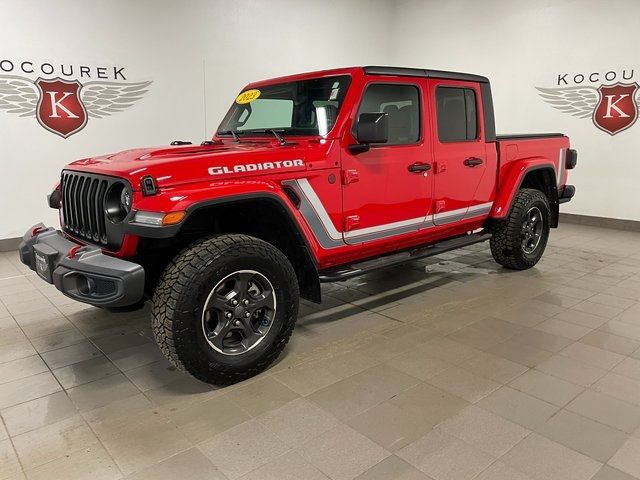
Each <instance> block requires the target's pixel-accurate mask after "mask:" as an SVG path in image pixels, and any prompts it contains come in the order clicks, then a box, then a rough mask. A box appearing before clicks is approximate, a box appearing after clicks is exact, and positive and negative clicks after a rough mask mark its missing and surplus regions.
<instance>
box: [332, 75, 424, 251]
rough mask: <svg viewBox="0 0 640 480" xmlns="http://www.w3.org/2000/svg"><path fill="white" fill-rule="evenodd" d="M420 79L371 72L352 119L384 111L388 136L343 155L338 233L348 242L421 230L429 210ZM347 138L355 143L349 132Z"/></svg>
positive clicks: (372, 239)
mask: <svg viewBox="0 0 640 480" xmlns="http://www.w3.org/2000/svg"><path fill="white" fill-rule="evenodd" d="M423 89H424V83H422V82H420V81H417V80H415V79H409V78H408V79H398V78H394V79H393V80H391V79H389V78H386V77H373V76H372V77H371V80H370V81H369V82H368V83H367V84H366V86H365V87H364V91H363V94H362V98H361V101H360V104H359V106H358V107H357V111H356V112H354V116H353V118H355V119H356V122H357V119H358V117H359V115H360V114H361V113H376V112H383V113H385V114H387V115H388V124H389V140H388V142H387V143H384V144H372V145H370V149H369V150H368V151H366V152H361V153H357V154H354V153H351V152H349V150H348V149H346V148H345V149H344V150H343V152H344V156H343V162H342V165H343V195H342V198H343V212H344V217H343V237H344V241H345V242H346V243H348V244H358V243H363V242H370V241H374V240H380V239H384V238H388V237H393V236H396V235H402V234H406V233H411V232H415V231H417V230H418V229H420V228H421V227H422V226H423V225H424V222H425V219H426V217H427V216H428V215H429V216H430V215H431V211H430V210H431V203H432V199H431V196H432V179H431V172H430V171H429V170H428V169H429V168H430V164H431V163H432V162H431V153H430V152H431V148H430V137H428V136H425V135H424V132H425V131H429V128H428V115H427V112H426V108H425V102H424V98H425V95H424V91H423ZM355 129H356V125H354V128H353V129H352V132H350V134H348V135H347V142H348V143H351V144H352V143H356V139H355V137H354V133H353V132H355Z"/></svg>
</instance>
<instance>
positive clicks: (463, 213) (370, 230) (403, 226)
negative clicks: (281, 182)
mask: <svg viewBox="0 0 640 480" xmlns="http://www.w3.org/2000/svg"><path fill="white" fill-rule="evenodd" d="M286 183H287V184H288V185H293V184H295V185H297V187H298V189H299V190H300V193H301V194H302V195H303V196H304V197H305V199H306V200H307V201H308V203H309V205H310V206H311V208H312V210H313V212H315V213H316V215H317V218H318V220H320V223H321V224H322V227H323V229H324V230H325V232H326V234H327V236H328V237H329V239H330V240H331V241H334V242H336V243H337V242H338V241H340V242H342V241H343V236H344V239H350V240H354V239H358V238H360V237H367V236H370V237H371V238H368V239H363V241H367V240H378V239H381V238H385V237H389V236H394V235H399V234H401V233H407V232H411V231H413V230H412V229H410V228H408V227H412V226H416V227H419V226H421V225H423V224H424V228H432V227H434V226H435V225H434V224H433V223H429V222H428V220H429V219H430V218H431V217H432V215H426V216H422V217H416V218H410V219H408V220H400V221H398V222H392V223H385V224H383V225H375V226H373V227H366V228H359V229H356V230H351V231H349V232H339V231H338V230H337V229H336V227H335V226H334V225H333V222H332V221H331V218H330V217H329V214H328V213H327V211H326V210H325V208H324V205H323V204H322V201H321V200H320V198H319V197H318V195H317V193H316V192H315V190H314V189H313V187H312V186H311V184H310V183H309V180H308V179H306V178H299V179H296V180H287V181H286ZM492 206H493V202H488V203H481V204H479V205H473V206H471V207H468V208H461V209H458V210H450V211H448V212H441V213H438V214H436V215H433V217H434V218H435V219H447V218H453V217H457V216H460V220H462V219H463V218H465V217H474V216H480V215H483V214H485V213H488V212H489V211H490V210H491V207H492ZM470 214H474V215H470ZM305 218H306V217H305ZM306 220H307V223H308V224H309V226H311V227H312V230H313V225H314V224H317V222H315V221H312V219H311V218H306ZM319 226H320V225H318V227H319ZM416 230H417V229H416ZM385 232H387V234H386V235H385ZM314 233H315V234H316V237H318V232H314ZM329 239H327V240H329ZM340 244H341V243H340ZM340 244H337V245H333V246H339V245H340ZM333 246H331V247H329V245H326V246H325V248H327V247H329V248H333Z"/></svg>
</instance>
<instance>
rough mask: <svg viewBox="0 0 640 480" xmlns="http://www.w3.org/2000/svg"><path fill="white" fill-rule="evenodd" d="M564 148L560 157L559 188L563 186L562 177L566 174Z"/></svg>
mask: <svg viewBox="0 0 640 480" xmlns="http://www.w3.org/2000/svg"><path fill="white" fill-rule="evenodd" d="M564 162H565V159H564V148H561V149H560V155H559V156H558V172H557V175H558V178H556V180H557V182H558V187H560V185H561V184H562V175H563V174H564Z"/></svg>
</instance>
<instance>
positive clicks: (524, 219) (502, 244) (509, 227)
mask: <svg viewBox="0 0 640 480" xmlns="http://www.w3.org/2000/svg"><path fill="white" fill-rule="evenodd" d="M550 216H551V214H550V209H549V200H548V199H547V197H546V195H544V194H543V193H542V192H541V191H540V190H534V189H532V188H522V189H520V190H518V192H517V193H516V196H515V198H514V201H513V206H512V207H511V210H510V211H509V215H508V216H507V218H506V219H505V220H501V221H498V222H496V223H495V224H494V227H493V236H492V237H491V241H490V245H491V254H492V255H493V258H494V260H495V261H496V262H498V263H499V264H500V265H502V266H504V267H506V268H510V269H513V270H526V269H527V268H531V267H533V266H534V265H535V264H536V263H538V261H539V260H540V258H541V257H542V254H543V253H544V250H545V248H546V246H547V241H548V239H549V227H550V222H549V219H550Z"/></svg>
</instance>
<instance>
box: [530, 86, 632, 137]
mask: <svg viewBox="0 0 640 480" xmlns="http://www.w3.org/2000/svg"><path fill="white" fill-rule="evenodd" d="M536 89H537V90H538V91H539V92H540V96H541V97H542V98H543V99H544V101H545V102H547V103H549V104H550V105H551V106H552V107H553V108H556V109H558V110H560V111H561V112H564V113H567V114H569V115H571V116H573V117H577V118H590V119H591V120H592V121H593V123H594V125H595V126H596V127H598V128H599V129H600V130H602V131H603V132H607V133H608V134H609V135H616V134H617V133H620V132H622V131H624V130H626V129H627V128H629V127H631V126H632V125H633V124H634V123H636V120H637V119H638V109H639V108H640V86H638V84H637V83H635V82H634V83H616V84H613V85H600V87H598V88H596V87H592V86H589V85H585V86H572V87H561V88H541V87H536Z"/></svg>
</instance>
